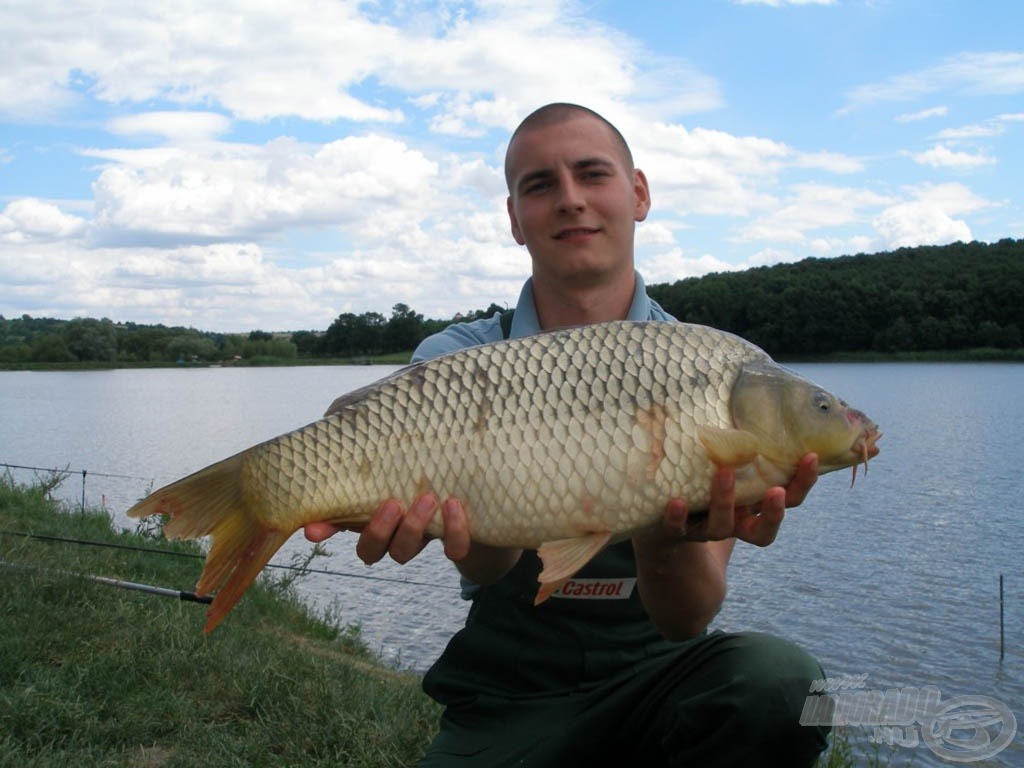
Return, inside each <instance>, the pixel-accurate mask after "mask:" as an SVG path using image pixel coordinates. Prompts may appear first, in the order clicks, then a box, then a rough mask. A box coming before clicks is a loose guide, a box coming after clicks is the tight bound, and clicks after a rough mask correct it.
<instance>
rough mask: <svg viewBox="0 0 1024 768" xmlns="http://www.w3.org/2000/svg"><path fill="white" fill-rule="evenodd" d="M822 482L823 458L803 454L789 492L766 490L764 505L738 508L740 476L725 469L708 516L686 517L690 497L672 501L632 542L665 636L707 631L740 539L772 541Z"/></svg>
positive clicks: (649, 604)
mask: <svg viewBox="0 0 1024 768" xmlns="http://www.w3.org/2000/svg"><path fill="white" fill-rule="evenodd" d="M817 479H818V458H817V456H815V455H814V454H808V455H806V456H804V457H803V458H802V459H801V460H800V463H799V464H798V466H797V471H796V475H795V476H794V477H793V479H792V480H791V481H790V483H789V485H787V486H786V487H785V488H782V487H774V488H769V489H768V491H767V492H766V493H765V495H764V498H763V499H762V500H761V503H760V504H757V505H754V506H752V507H744V506H739V507H738V506H736V494H735V480H736V474H735V472H734V471H733V470H732V469H731V468H728V467H723V468H720V469H719V470H718V471H717V472H716V473H715V476H714V479H713V480H712V486H711V500H710V503H709V504H708V512H707V514H706V515H704V514H700V515H689V513H688V510H687V507H686V501H685V499H671V500H670V501H669V502H668V504H666V506H665V513H664V515H663V516H662V520H661V524H660V525H653V526H651V527H650V528H648V529H646V530H644V531H641V532H640V533H638V534H637V535H635V536H634V537H633V551H634V552H635V553H636V564H637V576H638V577H639V588H640V598H641V599H642V600H643V603H644V607H645V608H646V609H647V613H648V614H649V615H650V617H651V619H652V620H653V621H654V623H655V625H656V626H657V627H658V629H660V630H661V632H662V634H664V635H665V637H668V638H671V639H677V640H679V639H685V638H688V637H694V636H695V635H697V634H698V633H700V632H702V631H703V630H704V629H705V628H706V627H707V625H708V624H709V623H710V622H711V620H712V619H713V618H714V617H715V615H716V614H717V613H718V611H719V609H720V608H721V607H722V602H723V601H724V600H725V593H726V569H727V567H728V564H729V558H730V557H731V556H732V551H733V547H734V545H735V543H736V540H737V539H742V540H743V541H747V542H750V543H751V544H757V545H758V546H762V547H764V546H767V545H769V544H771V543H772V542H773V541H775V537H776V536H777V535H778V533H779V526H781V525H782V518H783V516H784V515H785V511H786V507H795V506H797V505H798V504H800V503H802V502H803V500H804V498H805V497H806V496H807V493H808V491H810V489H811V487H812V486H813V485H814V483H815V481H816V480H817Z"/></svg>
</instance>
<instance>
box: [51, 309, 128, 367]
mask: <svg viewBox="0 0 1024 768" xmlns="http://www.w3.org/2000/svg"><path fill="white" fill-rule="evenodd" d="M64 342H65V343H66V344H67V347H68V350H69V351H70V352H71V354H73V355H74V356H75V357H76V358H78V359H79V360H98V361H101V362H105V363H111V362H114V361H115V360H117V332H116V331H115V330H114V324H113V323H112V322H110V321H109V320H106V319H104V320H93V319H92V318H86V317H76V318H75V319H74V320H71V321H70V322H69V323H68V324H67V327H66V328H65V329H64Z"/></svg>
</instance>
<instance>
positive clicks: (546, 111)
mask: <svg viewBox="0 0 1024 768" xmlns="http://www.w3.org/2000/svg"><path fill="white" fill-rule="evenodd" d="M584 115H585V116H589V117H594V118H597V119H598V120H599V121H601V122H602V123H604V124H605V125H606V126H607V127H608V129H609V130H610V131H611V132H612V136H613V138H614V139H615V143H616V144H618V145H619V146H620V147H621V149H622V152H623V155H624V156H625V158H626V167H627V168H628V169H629V170H633V153H632V152H630V151H629V144H627V143H626V139H625V137H624V136H623V135H622V133H621V132H620V131H619V129H618V128H616V127H615V126H614V125H612V123H611V122H610V121H609V120H608V119H607V118H605V117H604V116H603V115H600V114H598V113H597V112H595V111H594V110H592V109H590V108H589V107H584V106H581V105H579V104H570V103H567V102H555V103H553V104H545V105H544V106H543V107H540V108H539V109H535V110H534V111H533V112H531V113H530V114H528V115H527V116H526V117H525V118H523V121H522V122H521V123H520V124H519V127H518V128H516V129H515V130H514V131H513V132H512V137H511V138H510V139H509V140H508V148H507V149H506V150H505V183H506V184H507V185H508V188H509V191H511V189H512V178H511V168H509V155H510V154H511V151H512V145H513V144H514V143H515V140H516V138H517V137H518V136H519V135H520V134H523V133H527V132H528V131H535V130H538V129H540V128H547V127H548V126H549V125H558V124H560V123H565V122H568V121H569V120H572V119H573V118H574V117H580V116H584Z"/></svg>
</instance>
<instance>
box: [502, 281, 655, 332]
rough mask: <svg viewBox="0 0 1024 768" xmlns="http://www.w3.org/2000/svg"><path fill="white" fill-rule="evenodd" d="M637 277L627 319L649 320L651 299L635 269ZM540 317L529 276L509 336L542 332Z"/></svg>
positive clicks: (520, 295) (520, 293) (517, 304)
mask: <svg viewBox="0 0 1024 768" xmlns="http://www.w3.org/2000/svg"><path fill="white" fill-rule="evenodd" d="M633 275H634V277H635V278H636V280H635V284H634V287H633V302H632V303H631V304H630V305H629V313H628V314H627V315H626V319H627V320H636V321H642V320H649V319H650V314H651V300H650V298H649V297H648V296H647V286H646V285H645V284H644V279H643V278H642V277H641V276H640V273H639V272H637V271H635V270H634V271H633ZM540 330H541V329H540V319H539V318H538V317H537V305H536V304H534V302H533V278H532V277H531V278H528V279H527V281H526V282H525V283H524V284H523V289H522V290H521V291H520V292H519V300H518V301H517V302H516V313H515V315H513V317H512V328H511V330H510V332H509V338H511V339H516V338H519V337H521V336H532V335H533V334H535V333H540Z"/></svg>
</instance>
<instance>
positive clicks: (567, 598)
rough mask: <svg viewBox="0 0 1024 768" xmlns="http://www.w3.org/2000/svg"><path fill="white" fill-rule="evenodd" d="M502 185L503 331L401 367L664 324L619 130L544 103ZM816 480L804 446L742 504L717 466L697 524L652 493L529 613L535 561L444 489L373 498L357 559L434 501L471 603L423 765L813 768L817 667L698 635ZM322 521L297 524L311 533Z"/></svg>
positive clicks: (742, 642) (440, 684) (768, 643)
mask: <svg viewBox="0 0 1024 768" xmlns="http://www.w3.org/2000/svg"><path fill="white" fill-rule="evenodd" d="M505 176H506V180H507V182H508V188H509V197H508V214H509V219H510V222H511V228H512V235H513V237H514V238H515V240H516V242H518V243H519V244H520V245H525V246H526V248H527V250H528V251H529V253H530V258H531V260H532V277H531V278H530V280H528V281H527V283H526V284H525V285H524V287H523V290H522V292H521V294H520V296H519V301H518V303H517V304H516V307H515V313H514V315H513V318H512V322H511V325H510V326H506V329H503V328H502V323H501V319H500V317H499V316H498V315H495V316H494V317H492V318H488V319H484V320H478V321H475V322H472V323H466V324H458V325H454V326H451V327H449V328H448V329H446V330H445V331H442V332H441V333H439V334H437V335H435V336H432V337H430V338H428V339H426V340H425V341H424V342H423V343H422V344H421V345H420V347H419V348H418V349H417V350H416V353H415V354H414V360H417V359H427V358H430V357H434V356H436V355H439V354H442V353H444V352H448V351H452V350H455V349H460V348H463V347H466V346H470V345H473V344H480V343H486V342H490V341H497V340H499V339H501V338H503V337H504V336H505V335H508V336H510V337H519V336H526V335H529V334H532V333H537V332H539V331H544V330H550V329H554V328H559V327H564V326H572V325H580V324H584V323H596V322H602V321H608V320H623V319H629V320H672V319H673V318H671V317H670V316H669V315H668V314H667V313H665V311H664V310H663V309H662V308H661V307H659V306H658V305H657V303H655V302H654V301H653V300H651V299H650V298H649V297H648V296H647V294H646V292H645V290H644V284H643V281H642V279H641V278H640V276H639V275H638V274H637V273H636V271H635V270H634V264H633V235H634V229H635V225H636V222H639V221H643V220H644V219H645V218H646V216H647V213H648V211H649V209H650V205H651V196H650V189H649V187H648V184H647V179H646V177H645V176H644V174H643V172H642V171H640V170H638V169H636V168H634V167H633V159H632V156H631V154H630V151H629V148H628V146H627V144H626V142H625V140H624V139H623V138H622V136H621V134H619V132H618V130H617V129H615V127H614V126H612V125H611V124H610V123H609V122H607V121H606V120H605V119H604V118H603V117H601V116H600V115H598V114H597V113H595V112H593V111H591V110H589V109H586V108H584V107H580V106H576V105H571V104H551V105H548V106H546V107H542V108H541V109H539V110H537V111H536V112H534V113H533V114H531V115H530V116H528V117H527V118H526V119H525V120H524V121H523V123H522V124H521V125H520V126H519V128H518V129H517V130H516V131H515V133H514V134H513V136H512V139H511V141H510V142H509V147H508V151H507V154H506V159H505ZM816 477H817V465H816V458H815V457H814V456H813V455H809V456H806V457H804V459H803V460H802V461H801V463H800V468H799V470H798V472H797V475H796V477H795V478H794V479H793V481H792V482H791V483H790V485H789V486H788V487H787V488H772V489H770V490H769V491H768V492H767V493H766V494H765V497H764V500H763V501H762V503H761V504H760V505H758V507H757V508H756V509H749V508H739V507H736V506H735V504H734V497H733V482H734V475H733V472H732V470H730V469H721V470H719V471H718V472H717V473H716V475H715V478H714V481H713V490H712V499H711V503H710V508H709V510H708V513H707V515H706V516H700V517H698V516H695V517H694V519H692V520H691V519H689V516H688V510H687V508H686V502H685V500H684V499H671V500H669V499H666V507H665V514H664V517H663V521H662V523H661V524H660V525H659V526H655V527H654V528H652V529H650V530H648V531H645V532H644V533H643V534H639V535H637V536H635V537H634V538H633V539H632V540H631V541H626V542H622V543H620V544H618V545H615V546H612V547H609V548H607V549H606V550H605V551H604V552H602V553H601V554H600V555H599V556H598V557H596V558H595V559H594V560H593V561H591V562H590V563H589V564H588V565H587V566H586V567H585V568H584V569H583V570H582V571H581V572H580V573H579V574H577V576H576V577H575V579H574V580H575V581H576V582H577V583H579V584H583V585H590V588H584V589H580V590H576V591H575V592H574V591H572V590H563V593H562V594H559V593H556V595H555V596H554V597H552V598H551V599H549V600H548V601H546V602H545V603H543V604H541V605H540V606H534V605H533V595H534V593H535V592H536V577H537V574H538V573H539V571H540V563H539V560H538V558H537V556H536V553H535V552H532V551H523V550H510V549H501V548H495V547H487V546H483V545H480V544H477V543H474V542H472V541H471V540H470V539H469V534H468V527H467V524H466V517H465V513H464V512H463V509H462V506H461V504H460V502H459V500H458V499H446V500H444V501H443V503H442V502H441V501H440V500H438V499H436V498H434V497H433V496H431V495H427V496H424V497H421V498H419V499H417V500H415V501H414V502H413V504H412V505H411V506H410V508H409V509H408V511H404V510H403V509H402V507H401V506H400V504H399V503H398V502H397V501H395V500H390V501H387V502H385V503H384V504H382V505H381V507H380V508H379V509H378V511H377V513H376V514H375V515H374V517H373V519H372V520H371V521H370V523H368V524H367V525H366V526H365V528H364V529H363V530H362V533H361V535H360V538H359V542H358V544H357V553H358V554H359V556H360V557H361V558H362V559H363V560H364V561H365V562H367V563H372V562H376V561H378V560H380V559H381V558H383V557H384V556H385V555H390V556H391V557H392V558H394V559H395V560H397V561H398V562H402V563H404V562H407V561H408V560H410V559H411V558H413V557H415V556H416V555H417V554H418V553H419V551H420V550H421V549H422V548H423V547H424V546H425V545H426V543H427V539H426V537H425V536H424V531H425V528H426V525H427V522H428V521H429V520H430V519H431V517H432V516H433V515H434V513H435V511H436V510H437V508H438V505H439V503H440V504H441V512H442V515H443V519H444V523H445V534H444V547H445V552H446V554H447V555H448V557H449V558H450V559H451V560H453V561H454V562H455V565H456V567H457V568H458V570H459V572H460V573H461V574H462V577H463V584H464V594H465V595H466V596H467V597H469V598H471V599H472V600H473V606H472V608H471V609H470V612H469V616H468V618H467V621H466V626H465V628H464V629H463V630H461V631H460V632H459V633H458V634H456V635H455V637H454V638H453V639H452V641H451V642H450V643H449V645H448V648H447V649H446V650H445V652H444V654H443V655H442V656H441V658H440V659H439V660H438V661H437V662H436V663H435V664H434V666H433V667H431V669H430V670H429V672H428V673H427V675H426V677H425V678H424V689H425V690H426V692H427V693H428V694H429V695H430V696H432V697H433V698H434V699H436V700H437V701H439V702H441V703H442V704H444V705H445V706H446V710H445V714H444V716H443V718H442V720H441V728H440V732H439V734H438V736H437V738H436V739H435V741H434V743H433V744H432V745H431V747H430V749H429V750H428V752H427V754H426V756H425V757H424V759H423V761H422V763H421V765H422V766H428V767H432V766H487V768H496V767H497V766H506V765H532V766H569V765H577V764H579V765H584V764H586V765H590V766H594V765H642V766H656V765H664V766H669V765H671V766H676V765H680V766H681V765H687V766H730V765H744V766H747V765H787V766H800V765H810V764H811V763H812V762H813V761H814V759H815V757H816V756H817V754H818V753H819V752H820V751H821V750H822V749H823V748H824V746H825V736H826V731H825V730H824V729H817V728H808V727H802V726H800V725H799V723H798V719H799V716H800V712H801V710H802V707H803V703H804V699H805V697H806V696H807V695H808V692H809V687H810V682H811V680H813V679H815V678H820V677H822V676H823V674H822V671H821V668H820V666H819V665H818V664H817V663H816V662H815V661H814V660H813V659H812V658H810V657H809V656H808V655H807V654H806V653H804V652H803V651H801V650H800V649H799V648H797V647H795V646H793V645H792V644H790V643H788V642H786V641H783V640H780V639H778V638H773V637H770V636H766V635H756V634H740V635H732V634H724V633H721V632H715V633H710V634H708V633H707V632H706V628H707V626H708V624H709V623H710V621H711V619H712V618H713V617H714V616H715V614H716V613H717V612H718V610H719V608H720V607H721V604H722V601H723V600H724V599H725V593H726V569H727V565H728V562H729V558H730V556H731V554H732V551H733V547H734V546H735V542H736V540H737V539H742V540H744V541H748V542H751V543H754V544H757V545H761V546H765V545H768V544H770V543H771V542H772V541H774V539H775V536H776V535H777V533H778V530H779V526H780V525H781V522H782V518H783V514H784V511H785V509H786V507H787V506H796V505H797V504H799V503H801V502H802V501H803V498H804V497H805V495H806V494H807V492H808V491H809V490H810V488H811V486H813V484H814V481H815V479H816ZM335 530H336V529H334V528H333V527H331V526H328V525H324V524H316V525H310V526H307V527H306V535H307V537H308V538H310V539H312V540H321V539H323V538H325V537H326V536H329V535H331V534H332V533H333V532H334V531H335ZM597 586H600V587H601V588H600V589H598V588H596V587H597ZM595 594H597V595H600V597H598V598H597V599H594V595H595Z"/></svg>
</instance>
